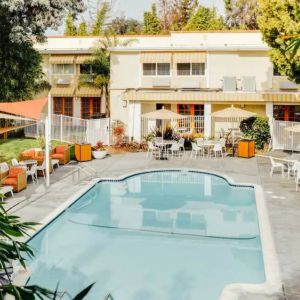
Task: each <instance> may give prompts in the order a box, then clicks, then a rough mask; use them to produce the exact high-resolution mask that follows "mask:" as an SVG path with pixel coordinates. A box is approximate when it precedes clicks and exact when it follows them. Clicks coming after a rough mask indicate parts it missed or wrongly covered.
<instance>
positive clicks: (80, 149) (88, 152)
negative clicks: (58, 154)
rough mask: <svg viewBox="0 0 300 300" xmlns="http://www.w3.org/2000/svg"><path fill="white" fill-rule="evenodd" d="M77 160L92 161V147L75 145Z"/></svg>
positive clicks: (89, 145)
mask: <svg viewBox="0 0 300 300" xmlns="http://www.w3.org/2000/svg"><path fill="white" fill-rule="evenodd" d="M75 158H76V160H77V161H89V160H92V145H91V144H75Z"/></svg>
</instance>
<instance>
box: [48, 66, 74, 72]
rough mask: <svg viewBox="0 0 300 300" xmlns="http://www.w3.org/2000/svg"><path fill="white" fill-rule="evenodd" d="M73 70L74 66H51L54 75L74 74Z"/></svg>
mask: <svg viewBox="0 0 300 300" xmlns="http://www.w3.org/2000/svg"><path fill="white" fill-rule="evenodd" d="M74 70H75V69H74V65H71V64H60V65H53V73H54V74H74Z"/></svg>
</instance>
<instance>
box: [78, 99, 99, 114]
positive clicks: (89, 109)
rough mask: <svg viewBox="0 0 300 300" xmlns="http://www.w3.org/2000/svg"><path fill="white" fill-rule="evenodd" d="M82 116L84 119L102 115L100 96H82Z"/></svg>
mask: <svg viewBox="0 0 300 300" xmlns="http://www.w3.org/2000/svg"><path fill="white" fill-rule="evenodd" d="M81 117H82V119H94V118H100V117H101V99H100V97H90V98H88V97H83V98H81Z"/></svg>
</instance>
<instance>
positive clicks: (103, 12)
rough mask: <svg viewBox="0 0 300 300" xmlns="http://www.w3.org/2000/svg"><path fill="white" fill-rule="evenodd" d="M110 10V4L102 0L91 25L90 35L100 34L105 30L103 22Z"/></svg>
mask: <svg viewBox="0 0 300 300" xmlns="http://www.w3.org/2000/svg"><path fill="white" fill-rule="evenodd" d="M109 11H110V5H109V3H108V2H107V1H104V2H103V3H102V4H101V6H100V8H99V9H98V11H97V13H96V19H95V21H94V23H93V26H92V35H101V34H103V33H104V31H105V22H106V20H107V17H108V13H109Z"/></svg>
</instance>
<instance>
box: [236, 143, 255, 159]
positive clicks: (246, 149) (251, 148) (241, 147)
mask: <svg viewBox="0 0 300 300" xmlns="http://www.w3.org/2000/svg"><path fill="white" fill-rule="evenodd" d="M254 156H255V144H254V141H251V140H241V141H239V143H238V157H244V158H251V157H254Z"/></svg>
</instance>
